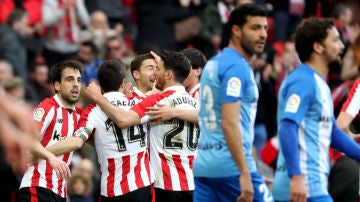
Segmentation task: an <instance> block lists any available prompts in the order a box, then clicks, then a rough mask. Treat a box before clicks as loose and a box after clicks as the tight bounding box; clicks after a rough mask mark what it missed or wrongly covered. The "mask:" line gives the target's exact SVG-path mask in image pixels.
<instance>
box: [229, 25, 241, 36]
mask: <svg viewBox="0 0 360 202" xmlns="http://www.w3.org/2000/svg"><path fill="white" fill-rule="evenodd" d="M231 31H232V34H233V35H234V36H236V37H238V38H239V37H241V30H240V27H239V26H238V25H233V26H232V27H231Z"/></svg>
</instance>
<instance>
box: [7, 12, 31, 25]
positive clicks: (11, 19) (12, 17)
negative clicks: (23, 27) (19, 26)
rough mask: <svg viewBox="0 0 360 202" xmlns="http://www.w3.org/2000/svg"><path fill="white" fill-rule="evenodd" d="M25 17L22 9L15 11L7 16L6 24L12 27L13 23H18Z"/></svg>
mask: <svg viewBox="0 0 360 202" xmlns="http://www.w3.org/2000/svg"><path fill="white" fill-rule="evenodd" d="M25 15H27V13H26V11H24V10H22V9H15V10H13V11H11V13H10V14H9V16H8V18H7V20H6V23H7V24H9V25H13V24H14V23H15V22H18V21H20V20H21V19H22V18H23V17H24V16H25Z"/></svg>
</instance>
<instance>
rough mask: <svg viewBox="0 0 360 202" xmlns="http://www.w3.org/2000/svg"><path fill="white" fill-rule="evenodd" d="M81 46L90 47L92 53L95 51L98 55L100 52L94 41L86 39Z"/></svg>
mask: <svg viewBox="0 0 360 202" xmlns="http://www.w3.org/2000/svg"><path fill="white" fill-rule="evenodd" d="M81 46H87V47H90V49H91V53H93V54H95V55H97V54H98V53H99V51H98V48H97V47H96V45H95V44H94V42H92V41H84V42H82V43H81Z"/></svg>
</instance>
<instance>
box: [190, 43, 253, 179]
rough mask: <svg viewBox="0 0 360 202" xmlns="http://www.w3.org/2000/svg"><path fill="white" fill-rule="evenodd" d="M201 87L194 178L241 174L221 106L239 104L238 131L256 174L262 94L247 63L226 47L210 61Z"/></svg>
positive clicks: (251, 167) (248, 160) (202, 76)
mask: <svg viewBox="0 0 360 202" xmlns="http://www.w3.org/2000/svg"><path fill="white" fill-rule="evenodd" d="M200 84H201V87H200V88H201V93H200V112H199V124H200V130H201V137H200V140H199V145H198V153H197V156H196V158H195V161H194V176H196V177H228V176H235V175H239V174H240V173H239V170H238V168H237V166H236V164H235V162H234V160H233V158H232V155H231V153H230V151H229V149H228V147H227V144H226V141H225V138H224V134H223V129H222V125H221V122H222V119H221V105H222V104H224V103H232V102H237V101H241V108H240V114H239V117H240V119H239V120H240V121H239V128H240V130H241V132H242V136H243V147H244V151H245V154H246V159H247V163H248V166H249V169H250V172H256V165H255V161H254V159H253V157H252V155H251V147H252V144H253V139H254V131H253V129H254V122H255V115H256V107H257V100H258V96H259V93H258V89H257V86H256V83H255V79H254V75H253V72H252V69H251V67H250V66H249V64H248V62H247V61H246V60H245V59H244V58H243V57H242V56H241V55H240V54H239V53H238V52H236V51H235V50H234V49H231V48H225V49H224V50H223V51H222V53H220V54H218V55H216V56H215V57H213V58H212V59H211V60H209V61H208V63H207V64H206V66H205V67H204V71H203V73H202V75H201V81H200ZM239 146H241V145H239Z"/></svg>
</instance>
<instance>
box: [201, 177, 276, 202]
mask: <svg viewBox="0 0 360 202" xmlns="http://www.w3.org/2000/svg"><path fill="white" fill-rule="evenodd" d="M251 179H252V183H253V186H254V191H255V193H254V199H253V201H254V202H272V201H274V200H273V197H272V194H271V192H270V190H269V188H268V187H267V185H266V184H265V182H264V180H263V179H262V177H261V176H260V175H259V174H258V173H251ZM240 193H241V188H240V187H239V176H232V177H219V178H205V177H195V191H194V202H203V201H207V202H227V201H229V202H230V201H231V202H234V201H236V199H237V198H238V197H239V196H240Z"/></svg>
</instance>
